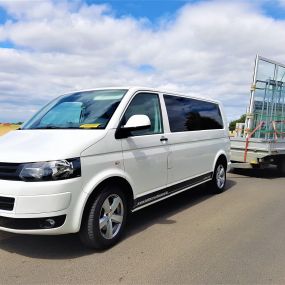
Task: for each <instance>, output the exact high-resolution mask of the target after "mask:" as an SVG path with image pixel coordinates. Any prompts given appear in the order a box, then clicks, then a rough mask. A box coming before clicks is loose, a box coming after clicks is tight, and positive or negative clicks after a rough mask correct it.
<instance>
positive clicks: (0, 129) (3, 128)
mask: <svg viewBox="0 0 285 285" xmlns="http://www.w3.org/2000/svg"><path fill="white" fill-rule="evenodd" d="M17 128H19V126H18V125H7V124H0V136H2V135H4V134H6V133H8V132H10V131H13V130H16V129H17Z"/></svg>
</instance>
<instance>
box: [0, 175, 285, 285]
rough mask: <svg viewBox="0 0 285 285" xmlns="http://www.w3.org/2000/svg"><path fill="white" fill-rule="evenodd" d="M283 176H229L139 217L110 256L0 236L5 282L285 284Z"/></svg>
mask: <svg viewBox="0 0 285 285" xmlns="http://www.w3.org/2000/svg"><path fill="white" fill-rule="evenodd" d="M284 221H285V178H280V177H278V175H277V174H276V173H275V172H274V170H260V171H253V170H243V171H239V172H235V173H231V174H229V177H228V184H227V190H226V191H225V192H224V193H223V194H220V195H216V196H212V195H210V194H209V190H208V189H207V188H206V187H198V188H195V189H194V190H192V191H188V192H186V193H183V194H180V195H177V196H175V197H173V198H170V199H168V200H165V201H163V202H160V203H158V204H156V205H153V206H150V207H148V208H145V209H144V210H142V211H140V212H137V213H135V214H133V215H132V216H131V218H130V221H129V222H130V223H129V227H128V230H127V234H126V236H125V238H124V240H123V241H122V242H121V243H120V244H118V245H117V246H115V247H114V248H112V249H110V250H108V251H104V252H92V251H90V250H87V249H85V248H83V247H82V246H81V245H80V243H79V241H78V238H77V236H76V235H67V236H59V237H38V236H23V235H14V234H7V233H2V232H1V233H0V283H1V284H34V283H52V284H55V283H60V284H62V283H68V284H82V283H92V284H101V283H102V284H119V283H120V284H159V283H169V284H190V283H191V284H197V283H199V284H217V283H218V284H233V283H234V284H254V283H258V284H261V283H263V284H285V222H284Z"/></svg>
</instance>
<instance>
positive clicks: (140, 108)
mask: <svg viewBox="0 0 285 285" xmlns="http://www.w3.org/2000/svg"><path fill="white" fill-rule="evenodd" d="M133 115H147V116H148V117H149V119H150V122H151V126H150V128H149V129H147V130H139V131H133V132H132V133H131V134H132V136H142V135H151V134H160V133H162V132H163V128H162V118H161V110H160V103H159V97H158V95H157V94H152V93H139V94H137V95H136V96H135V97H134V98H133V100H132V102H131V103H130V105H129V106H128V108H127V110H126V112H125V114H124V117H123V120H122V124H123V125H125V124H126V123H127V121H128V119H129V118H130V117H131V116H133Z"/></svg>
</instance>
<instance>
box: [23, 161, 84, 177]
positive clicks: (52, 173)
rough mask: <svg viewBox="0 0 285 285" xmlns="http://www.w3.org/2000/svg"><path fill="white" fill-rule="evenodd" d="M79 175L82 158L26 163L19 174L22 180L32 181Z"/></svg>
mask: <svg viewBox="0 0 285 285" xmlns="http://www.w3.org/2000/svg"><path fill="white" fill-rule="evenodd" d="M79 176H81V165H80V158H74V159H66V160H65V159H63V160H55V161H47V162H33V163H25V164H23V165H22V169H21V171H20V174H19V177H20V178H21V179H22V180H24V181H30V182H36V181H53V180H63V179H69V178H75V177H79Z"/></svg>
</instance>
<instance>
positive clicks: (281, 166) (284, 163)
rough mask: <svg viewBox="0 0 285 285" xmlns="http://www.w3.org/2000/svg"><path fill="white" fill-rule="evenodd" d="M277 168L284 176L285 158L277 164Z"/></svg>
mask: <svg viewBox="0 0 285 285" xmlns="http://www.w3.org/2000/svg"><path fill="white" fill-rule="evenodd" d="M277 169H278V171H279V173H280V174H281V175H282V176H285V158H283V159H281V160H280V161H279V163H278V164H277Z"/></svg>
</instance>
